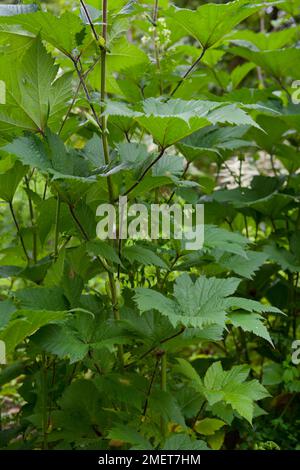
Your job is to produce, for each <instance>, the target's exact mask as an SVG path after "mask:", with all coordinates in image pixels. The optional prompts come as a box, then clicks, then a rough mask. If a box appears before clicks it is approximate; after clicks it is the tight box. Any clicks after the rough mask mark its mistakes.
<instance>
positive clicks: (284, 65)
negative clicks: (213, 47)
mask: <svg viewBox="0 0 300 470" xmlns="http://www.w3.org/2000/svg"><path fill="white" fill-rule="evenodd" d="M232 52H233V53H234V54H236V55H239V56H241V57H244V58H245V59H247V60H249V61H250V62H254V64H256V65H258V66H259V67H261V68H263V69H264V70H265V71H266V72H268V73H269V74H270V75H272V76H273V77H277V78H283V77H292V78H295V79H296V78H300V71H299V67H297V63H299V60H300V50H299V49H296V48H291V49H278V50H276V51H252V50H250V49H246V48H242V47H234V48H233V49H232Z"/></svg>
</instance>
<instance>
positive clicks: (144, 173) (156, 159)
mask: <svg viewBox="0 0 300 470" xmlns="http://www.w3.org/2000/svg"><path fill="white" fill-rule="evenodd" d="M164 153H165V149H161V151H160V152H159V154H158V156H157V157H156V158H155V159H154V160H153V161H152V162H151V163H149V165H148V166H147V167H146V168H145V170H144V171H143V172H142V173H141V174H140V176H139V177H138V179H137V180H136V181H135V182H134V183H133V185H132V186H130V188H129V189H127V190H126V191H125V193H123V194H122V196H128V194H130V193H131V192H132V191H133V190H134V189H135V188H136V187H137V186H138V185H139V184H140V183H141V182H142V181H143V179H144V178H145V176H146V175H147V174H148V172H149V171H150V170H151V168H152V167H153V166H154V165H155V164H156V163H157V162H158V161H159V160H160V159H161V157H162V156H163V154H164Z"/></svg>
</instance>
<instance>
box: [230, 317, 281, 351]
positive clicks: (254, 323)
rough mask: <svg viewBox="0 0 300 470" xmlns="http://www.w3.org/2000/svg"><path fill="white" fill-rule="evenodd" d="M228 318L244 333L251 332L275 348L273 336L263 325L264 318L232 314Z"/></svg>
mask: <svg viewBox="0 0 300 470" xmlns="http://www.w3.org/2000/svg"><path fill="white" fill-rule="evenodd" d="M228 318H229V319H230V322H231V323H232V324H233V326H235V327H240V328H242V330H243V331H250V332H251V333H254V334H255V335H256V336H260V337H261V338H264V339H266V340H267V341H268V342H269V343H271V344H272V346H273V342H272V339H271V336H270V334H269V332H268V330H267V328H266V326H265V325H264V324H263V321H264V318H263V317H262V316H261V315H259V314H257V313H250V314H249V313H230V314H229V315H228Z"/></svg>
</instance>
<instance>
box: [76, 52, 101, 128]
mask: <svg viewBox="0 0 300 470" xmlns="http://www.w3.org/2000/svg"><path fill="white" fill-rule="evenodd" d="M72 62H73V64H74V67H75V70H76V72H77V75H78V78H79V81H80V83H81V86H82V88H83V90H84V93H85V96H86V99H87V101H88V103H89V106H90V108H91V111H92V114H93V116H94V119H95V121H96V123H97V125H98V127H99V128H100V130H101V131H102V128H101V123H100V121H99V118H98V115H97V113H96V110H95V107H94V105H93V103H92V98H91V96H90V93H89V90H88V88H87V85H86V83H85V80H84V77H83V75H82V73H81V70H80V68H79V66H78V60H76V59H72Z"/></svg>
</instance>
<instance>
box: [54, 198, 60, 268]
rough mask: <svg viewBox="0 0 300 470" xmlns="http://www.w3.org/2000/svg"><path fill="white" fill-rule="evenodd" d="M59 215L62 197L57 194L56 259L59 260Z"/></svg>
mask: <svg viewBox="0 0 300 470" xmlns="http://www.w3.org/2000/svg"><path fill="white" fill-rule="evenodd" d="M59 216H60V197H59V195H57V200H56V213H55V238H54V260H57V257H58V237H59Z"/></svg>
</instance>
